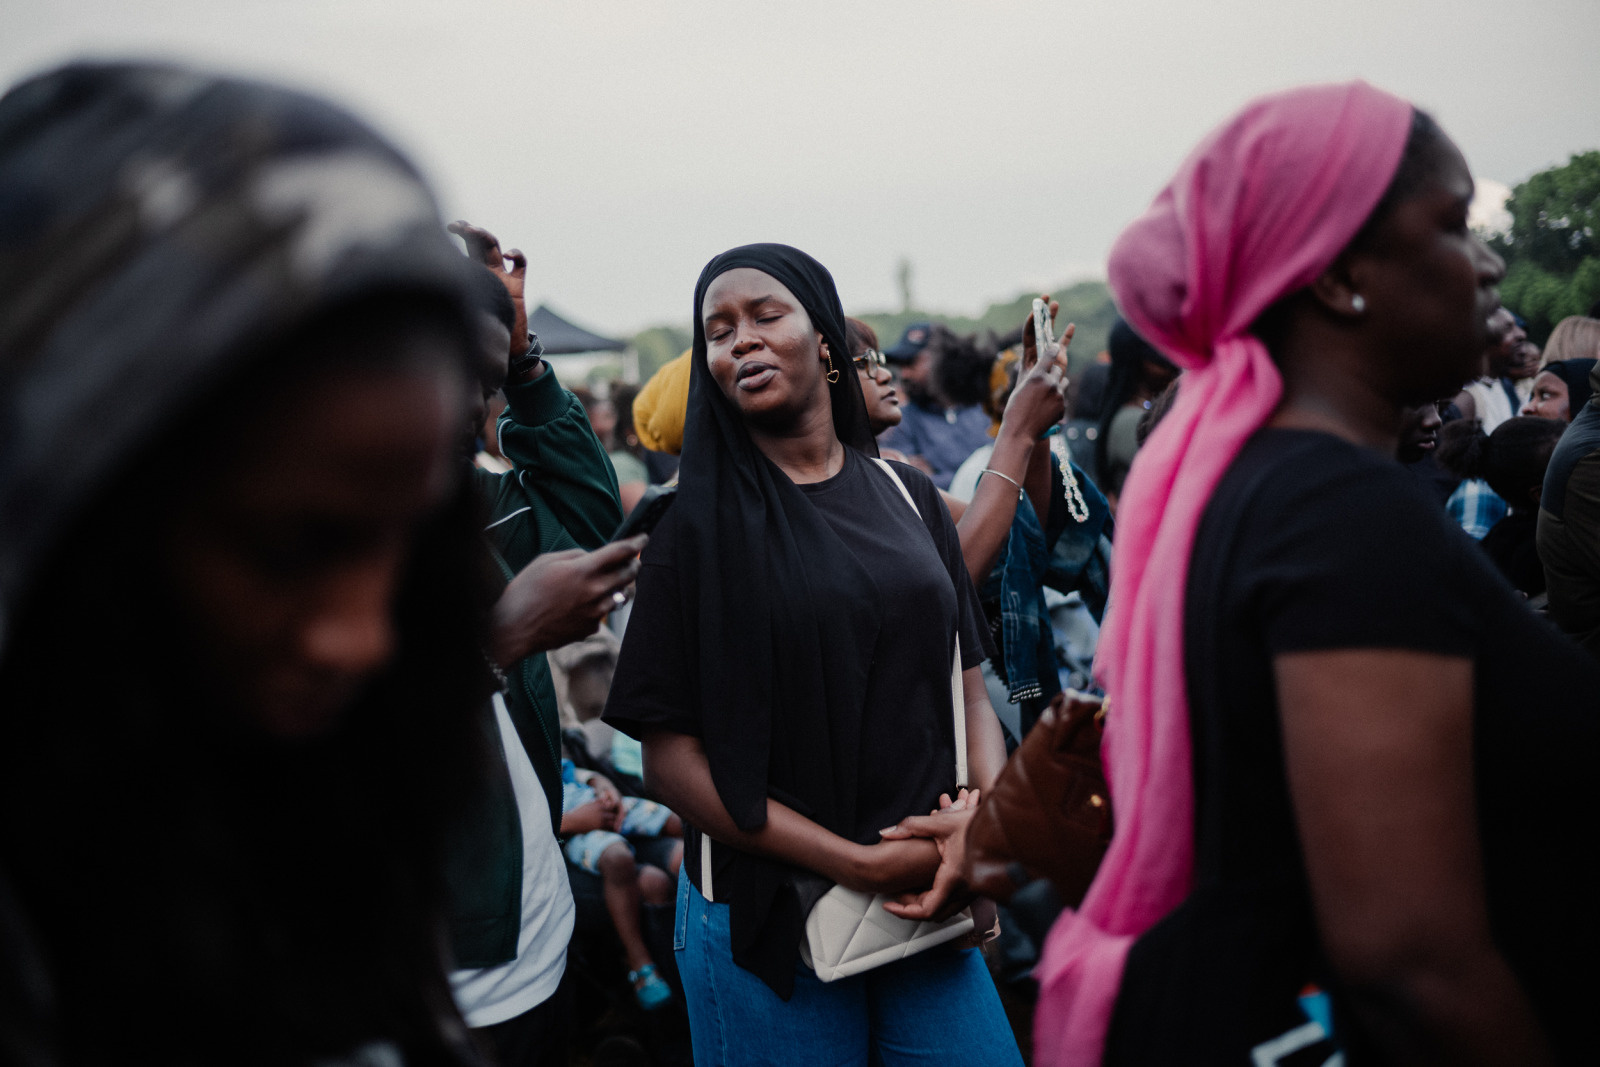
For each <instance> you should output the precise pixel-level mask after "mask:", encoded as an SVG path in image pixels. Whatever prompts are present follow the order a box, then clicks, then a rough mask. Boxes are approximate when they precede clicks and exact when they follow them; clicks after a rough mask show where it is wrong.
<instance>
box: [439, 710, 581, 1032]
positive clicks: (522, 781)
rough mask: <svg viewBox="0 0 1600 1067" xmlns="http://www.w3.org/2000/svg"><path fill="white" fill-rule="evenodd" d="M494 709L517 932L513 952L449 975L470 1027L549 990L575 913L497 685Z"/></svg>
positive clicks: (546, 808)
mask: <svg viewBox="0 0 1600 1067" xmlns="http://www.w3.org/2000/svg"><path fill="white" fill-rule="evenodd" d="M494 717H495V721H496V722H497V723H499V725H500V744H501V745H502V746H503V747H504V748H505V753H506V767H507V769H508V770H509V771H510V772H511V792H512V795H513V796H514V797H516V801H517V812H518V815H519V816H520V818H521V823H522V932H521V933H520V934H518V935H517V958H516V959H514V960H512V961H510V962H509V963H502V964H500V965H499V966H496V967H484V968H480V969H473V970H460V971H456V972H454V973H453V974H451V975H450V986H451V989H452V990H453V991H454V992H455V997H456V1007H458V1008H460V1009H461V1014H462V1015H463V1016H465V1017H466V1020H467V1025H468V1026H473V1027H478V1026H493V1025H495V1024H496V1023H503V1022H505V1021H506V1020H507V1019H515V1018H516V1017H517V1016H519V1015H522V1014H523V1013H525V1012H529V1011H532V1010H533V1009H534V1008H537V1007H538V1006H539V1005H540V1004H543V1003H544V1002H545V1001H546V1000H549V999H550V997H551V996H553V995H554V994H555V991H556V987H557V986H558V985H560V984H561V976H562V974H563V973H565V972H566V969H567V943H568V942H569V941H571V940H572V928H573V925H574V923H575V922H576V921H577V909H576V907H575V906H574V905H573V903H572V885H571V884H570V883H569V882H568V881H567V868H566V864H565V863H564V862H563V861H562V858H561V845H560V844H559V843H558V842H557V841H556V838H555V835H554V834H552V833H551V832H550V804H549V802H548V801H547V800H546V799H545V794H544V787H543V786H542V785H540V784H539V776H538V775H537V774H536V773H534V770H533V764H532V763H531V762H530V761H529V760H528V754H527V752H525V751H523V748H522V740H521V739H520V738H519V737H518V736H517V728H516V727H515V726H514V725H512V723H511V716H510V715H509V714H507V712H506V704H505V700H504V698H502V697H501V695H500V694H499V693H496V694H495V695H494Z"/></svg>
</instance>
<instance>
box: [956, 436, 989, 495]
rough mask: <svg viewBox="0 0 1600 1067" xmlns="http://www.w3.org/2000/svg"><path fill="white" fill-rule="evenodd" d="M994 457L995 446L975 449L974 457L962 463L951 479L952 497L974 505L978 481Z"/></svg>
mask: <svg viewBox="0 0 1600 1067" xmlns="http://www.w3.org/2000/svg"><path fill="white" fill-rule="evenodd" d="M992 455H994V445H979V446H978V447H977V448H975V449H973V451H972V455H970V456H968V457H967V458H966V459H965V460H964V461H962V464H961V466H959V467H957V468H956V473H955V474H954V476H952V477H951V479H950V495H951V496H953V497H955V498H956V499H957V500H965V501H966V502H967V503H969V504H970V503H972V498H973V497H974V496H976V495H977V493H978V479H979V478H981V477H983V468H985V467H987V466H988V465H989V457H990V456H992Z"/></svg>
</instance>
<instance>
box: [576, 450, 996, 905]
mask: <svg viewBox="0 0 1600 1067" xmlns="http://www.w3.org/2000/svg"><path fill="white" fill-rule="evenodd" d="M844 451H845V463H844V466H843V467H842V468H841V469H840V471H839V473H838V474H836V475H834V476H833V477H832V478H829V479H828V480H826V481H822V482H816V483H813V484H809V485H802V486H800V488H801V489H802V490H803V491H804V492H805V494H806V496H807V498H808V499H809V500H810V501H811V503H812V504H813V505H814V506H815V507H816V508H817V510H818V511H819V512H820V513H821V514H822V516H823V518H824V519H825V520H826V521H827V523H828V525H829V526H831V527H832V528H833V530H834V532H835V533H836V534H837V535H838V536H839V539H840V540H841V541H842V542H843V543H844V545H845V548H846V549H847V550H848V551H850V552H851V553H853V554H854V556H855V557H856V559H857V560H858V561H859V562H860V563H861V565H862V566H863V567H864V569H865V570H866V571H867V572H868V573H870V574H871V576H872V585H871V586H870V587H866V588H862V589H860V590H859V595H860V596H861V597H862V598H865V599H866V602H867V603H868V604H870V605H875V606H876V608H875V609H876V610H878V611H881V613H882V625H881V628H880V630H879V633H878V639H877V643H876V646H875V647H874V649H873V654H872V668H871V673H870V675H869V676H868V681H867V694H866V700H865V704H864V707H863V710H862V713H861V728H860V739H859V745H860V753H861V757H860V765H861V766H862V767H863V768H870V769H871V771H872V773H863V774H862V775H860V778H859V782H858V788H857V797H856V805H855V807H856V812H857V819H856V826H855V828H854V832H853V837H854V838H855V840H856V841H857V842H859V843H861V844H872V843H874V842H876V841H878V840H879V835H878V831H879V830H880V829H881V828H882V827H885V826H890V825H893V824H894V823H896V822H898V821H899V820H900V819H902V818H904V817H905V816H907V815H912V814H926V813H927V812H928V811H929V810H931V809H933V808H935V807H937V806H938V800H939V794H940V793H942V792H947V791H949V790H950V789H951V788H952V787H953V786H954V785H955V735H954V732H953V709H952V708H951V697H950V650H951V647H952V645H953V643H954V639H955V634H956V629H957V626H958V625H959V627H960V633H961V654H962V667H963V668H969V667H975V666H977V665H978V664H980V663H982V662H983V660H984V658H985V650H986V644H985V641H986V634H985V632H984V629H983V624H982V619H983V614H982V610H981V608H980V607H979V606H978V598H977V593H976V592H975V591H974V590H973V587H972V582H971V580H970V578H969V577H968V575H967V568H966V563H965V562H964V561H963V559H962V556H961V541H960V537H959V536H958V535H957V533H956V528H955V524H954V523H953V522H952V521H951V519H950V512H949V511H948V510H947V509H946V508H945V506H944V502H943V500H942V499H940V497H939V493H938V490H937V489H935V488H934V486H933V483H932V482H931V481H929V480H928V478H927V476H926V475H924V474H922V473H921V472H920V471H918V470H916V469H915V468H913V467H909V466H906V465H905V464H903V463H894V464H893V467H894V469H895V472H896V473H897V474H899V475H900V480H901V481H902V482H904V483H905V486H906V488H907V490H908V491H909V492H910V493H911V497H912V499H913V500H914V501H915V502H916V506H917V511H916V512H913V511H912V509H911V507H910V506H909V505H908V504H907V503H906V499H905V497H904V496H902V495H901V493H900V490H899V489H898V488H897V487H896V486H895V484H894V482H893V481H891V480H890V478H889V476H888V475H887V474H885V473H884V472H883V471H882V470H881V469H880V468H878V466H877V465H876V464H875V463H873V462H872V461H871V460H870V459H868V458H867V457H866V456H864V455H862V454H861V453H860V452H858V451H857V450H855V449H853V448H846V449H845V450H844ZM918 512H920V513H921V517H920V518H919V516H918V514H917V513H918ZM677 514H678V512H677V509H676V507H674V508H673V509H672V510H671V511H668V512H667V515H666V517H665V518H664V519H662V521H661V523H660V524H659V525H658V526H657V527H656V529H655V531H654V532H653V533H652V534H651V538H650V545H649V547H648V548H646V549H645V552H644V556H643V560H642V562H643V564H644V565H643V567H642V569H641V570H640V573H639V583H638V592H637V595H636V597H635V602H634V608H633V614H632V615H631V616H630V617H629V619H628V632H627V635H626V638H625V639H624V641H623V645H622V653H621V655H620V657H619V659H618V662H617V670H616V674H615V677H614V679H613V681H612V688H611V696H610V700H609V701H608V703H607V706H606V714H605V718H606V721H607V722H609V723H611V724H612V725H613V726H615V727H616V728H617V729H619V730H621V731H623V732H624V733H627V734H630V735H633V736H635V737H637V736H640V735H641V734H643V733H645V732H647V731H650V730H668V731H671V732H674V733H682V734H689V735H692V736H697V737H698V736H700V734H701V729H700V709H699V702H698V698H697V694H696V690H697V684H696V679H695V677H694V671H693V669H692V664H691V659H690V656H689V652H688V646H687V645H686V643H685V641H684V636H683V633H682V623H681V619H682V617H683V616H682V612H681V607H680V597H681V596H682V595H683V592H682V590H681V588H680V584H679V575H678V573H677V569H676V567H675V566H674V563H673V560H674V552H673V531H674V529H675V528H676V523H675V518H676V517H677ZM817 565H818V566H825V565H826V563H825V561H821V560H819V561H817ZM852 610H854V609H853V607H852V606H851V605H846V604H826V605H818V613H819V614H820V615H822V616H823V617H827V616H829V615H834V616H840V617H842V616H844V615H846V614H848V613H849V612H851V611H852ZM729 656H730V660H731V661H732V662H735V663H736V662H737V650H736V649H730V650H729ZM774 733H775V735H776V734H777V733H778V732H777V731H775V732H774ZM774 758H775V759H777V758H781V754H775V755H774ZM689 862H690V865H691V870H690V873H691V874H693V875H698V870H697V865H698V862H699V857H698V855H696V854H693V850H690V853H689ZM718 867H719V871H720V867H721V863H720V861H719V863H718Z"/></svg>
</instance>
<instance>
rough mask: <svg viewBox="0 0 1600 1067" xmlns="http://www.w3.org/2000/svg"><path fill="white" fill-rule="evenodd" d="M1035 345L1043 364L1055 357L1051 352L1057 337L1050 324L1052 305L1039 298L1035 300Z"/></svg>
mask: <svg viewBox="0 0 1600 1067" xmlns="http://www.w3.org/2000/svg"><path fill="white" fill-rule="evenodd" d="M1033 343H1034V346H1035V347H1034V351H1036V352H1038V353H1039V361H1040V362H1041V363H1042V362H1044V361H1046V360H1048V359H1051V358H1053V357H1054V355H1055V353H1053V352H1051V351H1050V350H1051V349H1052V348H1054V347H1055V344H1056V335H1055V330H1054V329H1052V324H1051V322H1050V305H1049V304H1047V303H1045V302H1044V301H1043V300H1040V299H1039V298H1038V297H1034V298H1033Z"/></svg>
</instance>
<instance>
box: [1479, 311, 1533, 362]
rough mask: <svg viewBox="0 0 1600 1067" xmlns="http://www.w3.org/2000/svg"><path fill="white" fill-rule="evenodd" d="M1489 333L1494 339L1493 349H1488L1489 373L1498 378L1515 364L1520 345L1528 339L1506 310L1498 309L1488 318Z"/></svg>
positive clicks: (1520, 349) (1520, 348)
mask: <svg viewBox="0 0 1600 1067" xmlns="http://www.w3.org/2000/svg"><path fill="white" fill-rule="evenodd" d="M1489 331H1490V332H1491V333H1492V334H1493V335H1494V338H1495V341H1494V347H1492V348H1490V349H1489V373H1490V374H1491V375H1493V376H1494V377H1496V378H1498V377H1501V376H1502V375H1505V374H1507V373H1508V372H1509V371H1510V370H1511V368H1512V365H1513V364H1515V363H1516V361H1517V356H1518V354H1520V353H1521V351H1522V343H1523V342H1524V341H1526V340H1527V339H1528V335H1527V333H1525V332H1524V331H1523V329H1522V327H1521V326H1518V325H1517V320H1516V319H1514V318H1512V317H1511V312H1510V311H1509V310H1507V309H1506V308H1499V309H1498V310H1496V311H1495V313H1494V314H1493V315H1491V316H1489Z"/></svg>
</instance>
